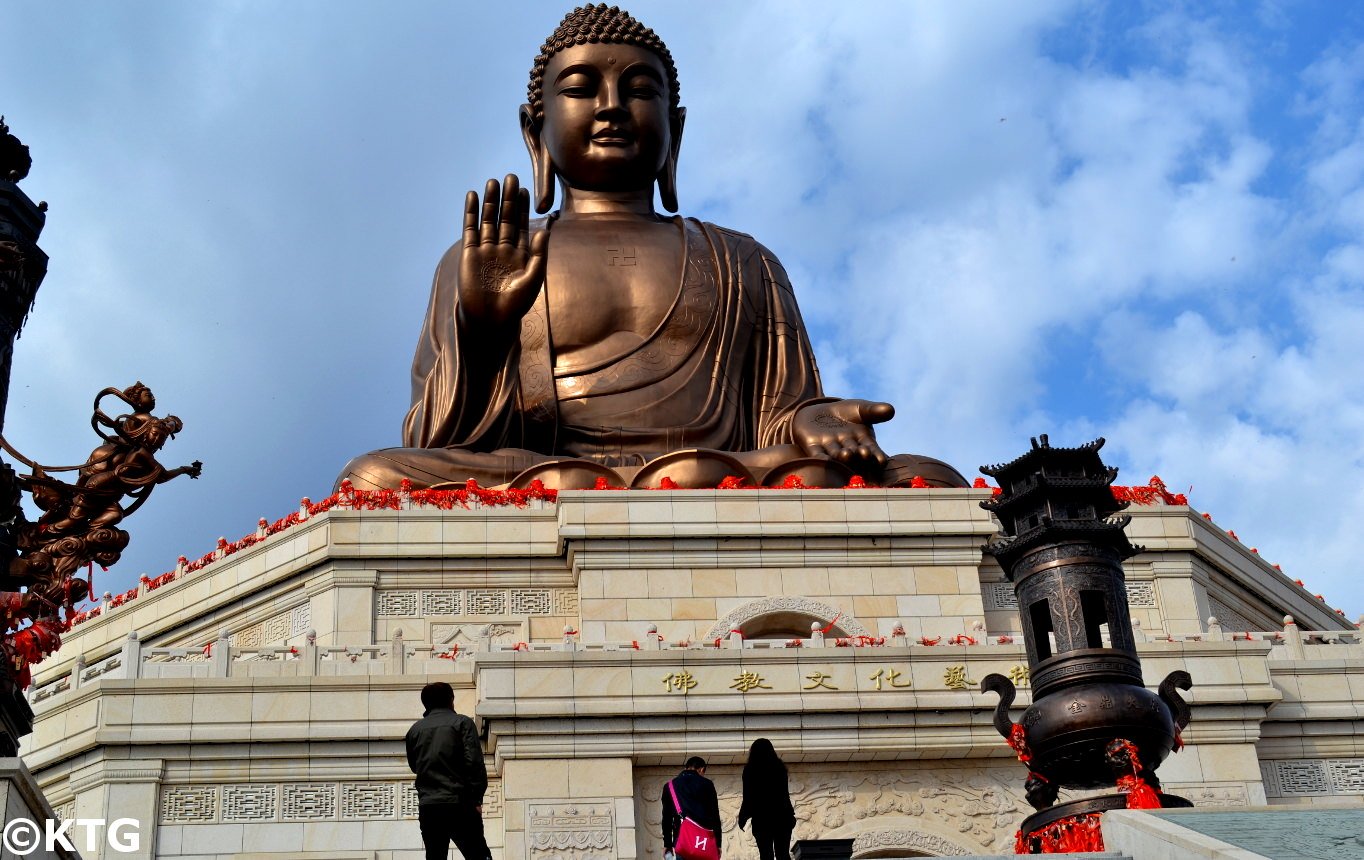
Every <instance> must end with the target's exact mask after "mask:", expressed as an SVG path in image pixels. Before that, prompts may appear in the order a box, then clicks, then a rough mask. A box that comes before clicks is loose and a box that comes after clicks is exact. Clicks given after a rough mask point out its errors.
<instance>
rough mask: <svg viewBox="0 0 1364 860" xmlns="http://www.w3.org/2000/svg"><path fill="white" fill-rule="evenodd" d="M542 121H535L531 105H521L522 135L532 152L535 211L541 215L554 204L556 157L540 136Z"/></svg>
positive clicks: (527, 148)
mask: <svg viewBox="0 0 1364 860" xmlns="http://www.w3.org/2000/svg"><path fill="white" fill-rule="evenodd" d="M540 131H541V123H538V122H536V121H535V115H534V114H533V113H531V109H530V105H521V137H522V139H523V140H525V142H526V151H527V152H529V153H530V172H531V177H532V178H533V179H534V184H535V190H534V192H533V194H534V197H535V211H536V212H539V213H540V214H541V215H543V214H545V213H546V212H548V211H549V209H550V207H551V206H553V205H554V159H552V158H550V157H549V149H548V148H547V147H546V146H545V145H544V141H543V139H542V138H541V136H540Z"/></svg>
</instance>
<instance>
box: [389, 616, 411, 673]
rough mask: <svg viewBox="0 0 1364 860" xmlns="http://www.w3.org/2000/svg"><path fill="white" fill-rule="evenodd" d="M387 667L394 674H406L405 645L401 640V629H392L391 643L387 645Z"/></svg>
mask: <svg viewBox="0 0 1364 860" xmlns="http://www.w3.org/2000/svg"><path fill="white" fill-rule="evenodd" d="M388 668H389V670H390V671H391V672H392V673H393V674H394V675H406V674H407V645H406V644H404V642H403V630H402V628H401V627H399V628H398V629H397V630H394V631H393V643H392V644H391V645H389V651H388Z"/></svg>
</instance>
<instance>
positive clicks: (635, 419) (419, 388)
mask: <svg viewBox="0 0 1364 860" xmlns="http://www.w3.org/2000/svg"><path fill="white" fill-rule="evenodd" d="M676 221H677V223H678V224H679V225H680V226H681V231H680V232H681V233H682V234H683V238H681V239H679V242H682V241H683V240H684V241H685V254H684V263H683V267H682V278H681V283H680V284H679V286H678V290H677V294H676V297H675V299H674V300H673V303H672V307H671V308H670V309H669V310H668V312H667V314H666V316H665V317H664V319H663V321H662V322H661V323H660V324H659V325H658V327H657V328H656V329H655V330H654V331H653V332H652V333H649V334H648V336H647V337H646V339H645V340H644V342H643V343H641V344H640V345H638V346H637V347H635V348H633V349H630V350H629V351H628V352H625V353H622V354H618V355H614V356H611V357H609V358H608V359H606V360H603V361H600V362H597V363H596V364H592V365H587V366H580V367H567V368H560V369H559V370H558V371H557V372H556V370H555V367H554V364H555V363H554V355H553V331H554V329H553V322H554V321H553V320H552V319H550V318H549V314H548V312H547V302H546V299H545V294H544V291H543V290H542V291H541V294H540V296H539V298H538V299H537V301H536V303H535V305H534V306H533V307H532V309H531V310H530V311H529V312H528V313H527V315H526V316H525V318H524V319H523V320H522V324H521V332H520V338H519V342H518V343H516V344H515V345H513V347H512V349H511V350H510V351H509V352H508V353H507V354H506V355H505V356H502V357H500V358H501V361H500V366H499V367H498V368H497V370H496V372H495V375H494V376H493V378H492V381H491V385H490V386H488V385H487V384H486V383H480V382H478V381H476V380H471V378H470V370H469V359H470V355H469V354H468V353H467V352H465V350H473V349H477V348H478V347H477V346H476V345H475V343H474V342H473V340H472V339H469V338H467V336H466V342H461V336H462V333H461V331H460V326H459V324H458V323H457V322H456V318H457V315H456V312H455V310H456V302H457V296H458V293H459V289H458V286H459V285H458V272H459V248H460V246H459V245H456V246H455V247H454V248H451V249H450V251H449V252H447V253H446V255H445V257H444V258H443V259H442V261H441V263H440V266H439V267H438V268H437V270H436V277H435V283H434V284H433V286H432V290H431V302H430V306H429V307H428V310H427V314H426V321H425V324H424V325H423V327H422V334H421V340H420V342H419V343H418V345H417V353H416V357H415V359H414V360H413V363H412V408H411V410H410V411H409V412H408V414H407V420H406V421H405V423H404V426H403V434H404V444H405V445H406V446H407V447H405V448H389V449H385V450H382V451H376V452H374V453H372V454H368V455H365V457H362V458H359V459H357V460H356V461H353V462H352V464H351V467H350V468H348V473H349V474H350V476H351V478H352V480H353V481H355V483H356V485H357V486H364V485H365V484H370V485H376V486H396V483H397V481H398V480H400V479H401V478H402V477H409V478H411V479H412V480H413V482H414V483H415V484H417V485H418V486H422V485H429V484H432V483H437V482H441V481H463V480H466V479H468V478H476V479H477V480H478V481H479V482H480V483H483V484H485V485H493V484H498V483H503V482H506V481H508V480H510V479H511V478H512V477H514V476H515V475H516V474H517V473H518V472H520V471H522V470H523V469H525V468H527V467H528V466H530V465H533V464H534V463H537V462H542V461H544V460H548V459H553V458H556V457H575V458H581V459H587V460H593V461H596V462H599V463H602V464H604V465H608V466H631V465H640V464H642V463H644V462H646V461H647V460H650V459H652V458H654V457H656V456H659V455H661V454H665V453H668V452H670V451H676V450H679V449H682V448H710V449H717V450H721V451H731V452H745V451H753V450H755V449H759V448H766V447H769V446H777V445H785V444H790V443H792V442H793V439H792V435H791V419H792V416H794V414H795V413H796V411H797V409H798V408H799V407H800V406H802V405H804V404H806V403H808V402H810V401H812V400H819V399H825V398H823V392H822V390H821V388H820V381H819V371H818V369H817V368H816V367H815V358H814V354H813V352H812V350H811V348H810V341H809V338H808V337H807V336H806V333H805V328H804V325H803V324H802V322H801V318H800V311H799V309H798V308H797V306H796V298H795V295H794V293H793V292H792V290H791V284H790V282H789V280H788V279H787V276H786V272H785V271H784V270H783V269H782V266H781V263H780V262H778V261H777V259H776V257H775V256H773V255H772V253H771V252H770V251H768V250H767V249H766V248H764V247H763V246H762V245H761V244H759V243H758V242H757V241H755V240H754V239H753V238H752V237H750V236H747V235H744V234H742V233H736V232H733V231H731V230H726V229H724V228H722V227H717V226H715V225H714V224H708V223H704V222H701V221H697V220H694V219H685V220H684V219H676ZM541 229H544V227H543V226H542V227H541ZM478 358H479V359H481V360H485V361H486V360H487V358H488V356H478ZM495 358H497V357H495ZM343 477H344V475H343Z"/></svg>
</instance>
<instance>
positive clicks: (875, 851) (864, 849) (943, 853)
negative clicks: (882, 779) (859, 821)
mask: <svg viewBox="0 0 1364 860" xmlns="http://www.w3.org/2000/svg"><path fill="white" fill-rule="evenodd" d="M909 852H913V853H912V854H910V853H909ZM975 853H976V851H975V849H973V848H970V847H968V846H965V845H960V844H958V843H956V842H953V841H952V840H950V839H945V838H943V837H941V836H939V835H937V834H936V833H929V832H926V831H923V830H918V829H915V828H910V827H905V828H895V829H877V830H868V831H865V832H863V833H859V834H858V835H857V837H856V838H854V839H853V846H852V857H853V860H871V858H874V857H904V856H907V855H908V856H911V857H913V856H922V857H964V856H967V855H970V854H975Z"/></svg>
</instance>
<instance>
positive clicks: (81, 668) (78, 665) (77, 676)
mask: <svg viewBox="0 0 1364 860" xmlns="http://www.w3.org/2000/svg"><path fill="white" fill-rule="evenodd" d="M84 674H85V655H84V654H77V655H76V661H75V662H74V663H72V664H71V689H73V690H79V689H80V686H81V684H82V683H84V679H82V678H81V676H82V675H84Z"/></svg>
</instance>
